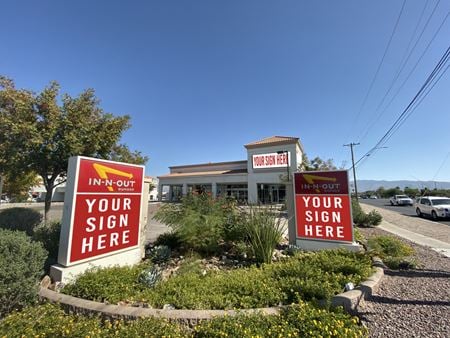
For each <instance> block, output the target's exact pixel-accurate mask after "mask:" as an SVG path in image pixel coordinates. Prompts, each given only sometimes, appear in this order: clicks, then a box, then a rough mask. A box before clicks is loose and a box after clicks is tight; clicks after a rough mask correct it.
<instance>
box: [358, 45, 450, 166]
mask: <svg viewBox="0 0 450 338" xmlns="http://www.w3.org/2000/svg"><path fill="white" fill-rule="evenodd" d="M449 60H450V47H448V48H447V50H446V51H445V53H444V54H443V56H442V57H441V59H440V60H439V62H438V63H437V65H436V66H435V67H434V69H433V71H432V72H431V74H430V75H429V76H428V78H427V79H426V80H425V82H424V84H423V85H422V86H421V88H420V89H419V91H418V92H417V93H416V95H415V96H414V97H413V99H412V100H411V101H410V102H409V104H408V105H407V107H406V108H405V109H404V110H403V112H402V113H401V114H400V116H399V117H398V118H397V119H396V120H395V122H394V123H393V124H392V126H391V127H390V128H389V129H388V130H387V132H386V133H385V134H384V135H383V136H382V137H381V139H380V140H379V141H378V142H377V143H376V145H375V146H374V147H373V148H371V149H370V150H369V151H368V152H367V153H366V154H364V155H363V156H362V157H361V159H360V160H358V161H357V163H360V162H364V161H365V160H366V159H367V157H368V156H370V155H372V154H373V153H374V152H375V151H376V150H377V149H379V148H380V147H381V146H383V145H384V144H386V142H387V141H388V140H389V139H390V138H391V137H392V135H393V134H394V133H395V132H396V131H397V130H398V128H399V127H400V126H401V125H402V124H403V123H404V122H405V121H406V119H407V118H408V117H409V116H410V115H411V113H412V112H413V111H414V110H415V109H416V108H417V106H418V105H419V104H420V103H421V102H422V100H423V99H424V98H425V97H426V96H427V95H428V93H429V92H430V91H431V89H433V87H434V86H435V85H436V83H437V82H439V80H440V79H441V78H442V76H443V74H444V73H445V72H446V71H447V69H448V68H449V67H448V66H447V67H446V68H445V70H444V71H442V69H443V68H444V67H445V64H446V63H447V62H448V61H449ZM436 78H437V80H436ZM424 93H425V94H424ZM418 100H420V101H418Z"/></svg>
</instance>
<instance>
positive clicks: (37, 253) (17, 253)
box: [0, 229, 47, 317]
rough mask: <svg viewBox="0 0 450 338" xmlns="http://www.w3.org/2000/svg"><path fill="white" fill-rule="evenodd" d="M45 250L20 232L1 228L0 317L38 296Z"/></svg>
mask: <svg viewBox="0 0 450 338" xmlns="http://www.w3.org/2000/svg"><path fill="white" fill-rule="evenodd" d="M46 258H47V252H46V251H45V249H44V248H43V247H42V244H41V243H37V242H32V241H31V239H30V237H28V236H27V235H25V233H23V232H19V231H10V230H4V229H0V317H2V316H4V315H5V314H7V313H8V312H10V311H11V310H13V309H17V308H21V307H22V306H24V305H26V304H30V303H32V302H34V301H35V300H36V298H37V286H38V282H39V277H40V276H41V274H42V270H43V267H44V262H45V259H46Z"/></svg>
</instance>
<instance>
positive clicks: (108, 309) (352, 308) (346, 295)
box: [39, 261, 384, 327]
mask: <svg viewBox="0 0 450 338" xmlns="http://www.w3.org/2000/svg"><path fill="white" fill-rule="evenodd" d="M377 264H378V262H376V261H375V262H374V265H375V273H374V274H372V275H371V276H370V277H369V278H368V279H367V280H366V281H364V282H362V283H361V284H360V285H359V286H358V287H356V288H355V289H354V290H351V291H347V292H343V293H340V294H338V295H336V296H334V297H333V298H332V299H331V306H332V307H338V306H342V307H343V308H344V310H345V311H347V312H348V313H351V314H353V313H355V312H356V309H357V307H358V305H359V304H360V302H361V301H362V300H364V299H366V298H368V297H370V296H371V295H372V293H373V292H374V291H376V290H377V289H378V286H379V283H380V281H381V279H382V277H383V275H384V271H383V268H381V267H379V266H378V267H377V266H376V265H377ZM381 264H382V262H381ZM39 297H40V298H41V299H46V300H48V301H50V302H52V303H59V304H60V305H61V307H62V308H63V309H64V310H66V311H70V312H75V313H82V314H100V315H101V316H102V317H105V318H108V319H119V318H122V319H137V318H143V317H156V318H165V319H168V320H169V321H171V322H178V323H180V324H183V325H187V326H190V327H192V326H195V325H196V324H197V323H199V322H200V321H203V320H209V319H212V318H213V317H222V316H225V315H227V316H235V315H236V314H238V313H245V314H251V313H256V312H258V313H263V314H266V315H269V314H278V313H280V311H281V310H282V309H283V308H286V307H287V306H277V307H268V308H257V309H242V310H163V309H149V308H142V307H133V306H123V305H111V304H105V303H100V302H94V301H91V300H86V299H82V298H77V297H73V296H69V295H65V294H62V293H59V292H56V291H52V290H50V289H47V288H46V287H44V286H41V287H40V289H39Z"/></svg>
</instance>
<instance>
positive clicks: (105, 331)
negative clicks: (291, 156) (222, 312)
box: [0, 303, 189, 338]
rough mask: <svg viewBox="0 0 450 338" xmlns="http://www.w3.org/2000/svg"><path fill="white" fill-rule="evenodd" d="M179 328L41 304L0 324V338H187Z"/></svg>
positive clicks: (155, 322)
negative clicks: (70, 312)
mask: <svg viewBox="0 0 450 338" xmlns="http://www.w3.org/2000/svg"><path fill="white" fill-rule="evenodd" d="M188 336H189V334H188V332H186V331H185V330H184V329H183V328H182V327H180V326H178V325H176V324H171V323H169V322H168V321H166V320H163V319H155V318H146V319H140V320H136V321H128V322H127V321H124V320H114V321H108V320H107V321H102V320H101V319H100V318H99V317H92V316H91V317H86V316H82V315H76V314H71V315H68V314H66V313H65V312H64V311H63V310H61V309H60V308H59V307H58V306H57V305H54V304H48V303H47V304H44V305H39V306H34V307H29V308H26V309H24V311H21V312H16V313H13V314H11V315H10V316H8V317H6V318H5V319H3V320H2V321H0V337H130V338H131V337H173V338H182V337H188Z"/></svg>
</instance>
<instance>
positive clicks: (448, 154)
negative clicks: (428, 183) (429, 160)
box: [432, 151, 450, 181]
mask: <svg viewBox="0 0 450 338" xmlns="http://www.w3.org/2000/svg"><path fill="white" fill-rule="evenodd" d="M449 157H450V151H449V152H448V153H447V156H445V158H444V160H443V161H442V163H441V165H440V166H439V169H438V170H437V171H436V174H434V176H433V179H432V181H434V179H435V178H436V177H437V175H438V174H439V172H440V171H441V169H442V167H443V166H444V164H445V162H447V160H448V158H449Z"/></svg>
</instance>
